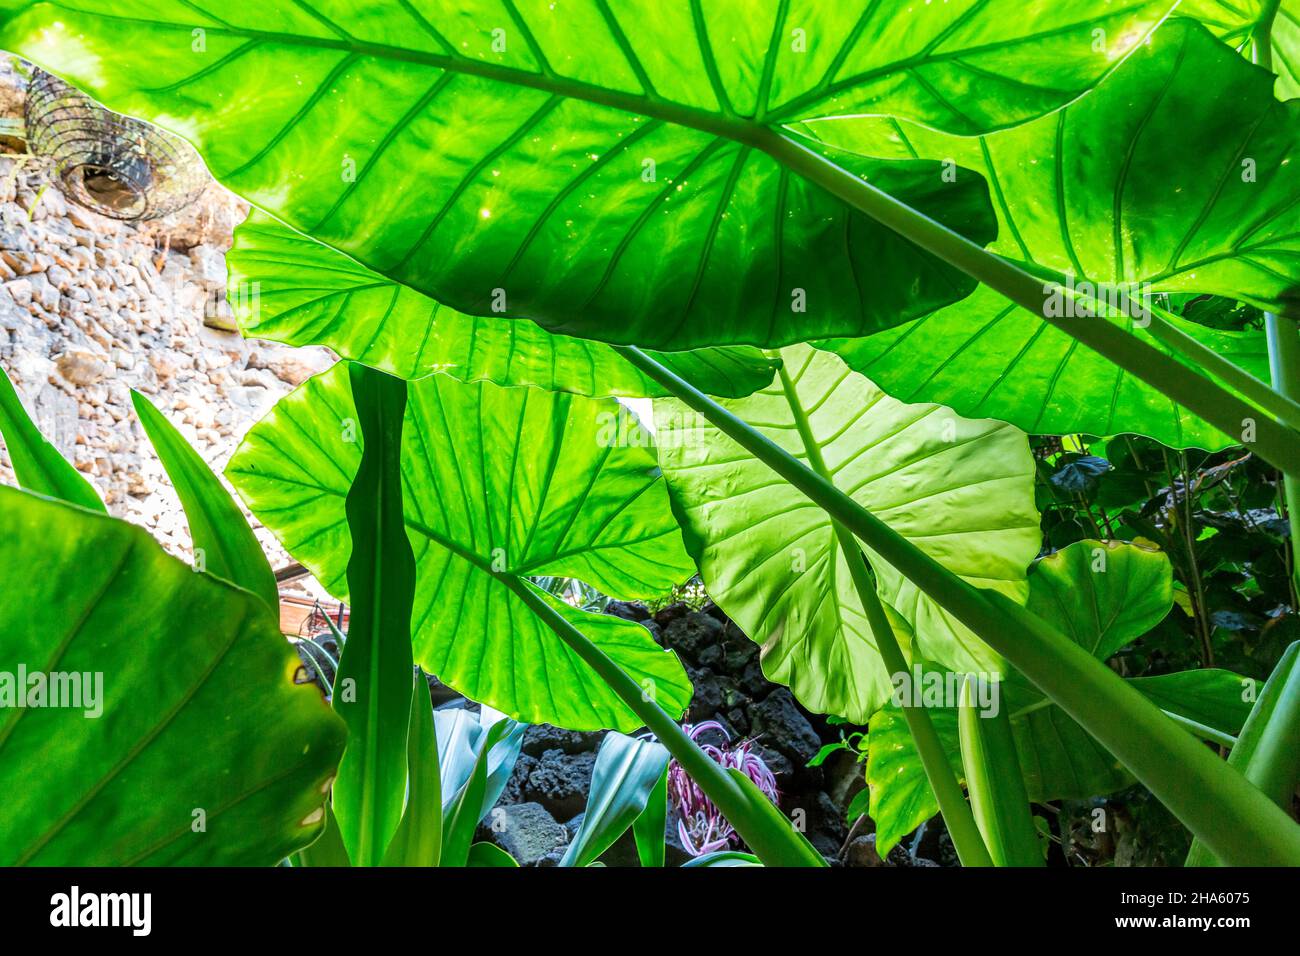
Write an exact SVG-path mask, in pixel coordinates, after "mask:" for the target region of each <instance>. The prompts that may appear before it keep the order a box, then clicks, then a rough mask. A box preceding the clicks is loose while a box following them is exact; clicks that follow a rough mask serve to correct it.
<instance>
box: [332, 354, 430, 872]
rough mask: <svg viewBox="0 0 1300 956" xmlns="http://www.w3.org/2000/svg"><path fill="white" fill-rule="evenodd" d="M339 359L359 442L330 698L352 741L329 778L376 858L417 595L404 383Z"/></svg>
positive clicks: (342, 812)
mask: <svg viewBox="0 0 1300 956" xmlns="http://www.w3.org/2000/svg"><path fill="white" fill-rule="evenodd" d="M342 368H343V369H344V370H345V371H346V372H347V374H348V378H349V383H350V384H351V386H352V388H351V391H352V396H353V400H354V401H355V403H356V416H357V419H358V421H359V428H358V431H357V434H358V435H359V436H360V437H361V438H362V444H363V449H362V452H361V462H360V464H359V465H358V467H357V471H356V477H355V478H354V479H353V481H352V483H351V485H350V486H349V487H348V490H347V496H346V499H345V503H344V515H345V519H346V521H347V528H348V537H349V538H350V539H351V542H352V546H351V548H350V549H349V552H348V555H347V581H348V595H349V596H350V598H351V600H352V613H351V618H350V619H349V620H350V624H349V626H348V639H347V643H346V644H344V645H343V652H342V654H341V655H340V656H339V667H338V673H337V675H336V676H335V678H334V694H333V698H332V699H333V702H334V709H335V710H336V711H338V714H339V716H340V717H342V718H343V721H344V723H346V724H347V725H348V746H347V749H346V750H345V751H344V752H343V761H342V762H341V763H340V764H339V778H338V780H337V781H336V782H335V784H334V815H335V817H336V818H337V820H338V824H339V832H340V834H342V837H343V844H344V845H345V846H346V847H347V848H348V857H349V858H350V859H351V860H352V862H353V863H354V864H356V865H357V866H376V865H378V864H379V863H380V862H381V861H382V860H383V858H384V853H385V851H386V850H387V849H388V843H389V841H390V840H391V839H392V838H393V834H394V833H396V832H397V828H398V825H399V824H400V822H401V819H402V804H403V801H404V799H405V797H406V790H407V762H406V750H407V728H408V726H409V724H410V715H411V667H412V662H411V641H410V634H411V607H412V605H413V603H414V601H415V556H414V554H413V553H412V551H411V542H410V539H409V538H407V535H406V523H405V521H404V520H403V515H402V420H403V418H404V416H405V412H406V390H407V385H406V382H405V381H404V380H402V379H400V378H394V377H393V376H391V375H388V374H385V373H384V372H378V371H375V370H374V369H372V368H368V367H366V366H364V365H356V364H349V365H346V366H342Z"/></svg>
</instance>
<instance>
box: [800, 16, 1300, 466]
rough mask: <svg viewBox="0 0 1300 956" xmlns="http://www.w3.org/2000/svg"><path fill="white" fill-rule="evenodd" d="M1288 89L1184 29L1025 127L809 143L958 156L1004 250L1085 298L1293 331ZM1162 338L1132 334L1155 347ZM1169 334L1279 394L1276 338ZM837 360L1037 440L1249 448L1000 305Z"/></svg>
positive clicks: (885, 126)
mask: <svg viewBox="0 0 1300 956" xmlns="http://www.w3.org/2000/svg"><path fill="white" fill-rule="evenodd" d="M1271 86H1272V78H1271V77H1270V75H1269V74H1268V73H1267V72H1266V71H1264V70H1261V69H1259V68H1258V67H1254V66H1251V65H1250V64H1248V63H1246V62H1245V61H1244V60H1243V59H1242V58H1241V57H1239V56H1237V55H1236V54H1235V53H1233V51H1232V50H1231V49H1229V48H1227V47H1225V46H1224V45H1222V44H1221V43H1219V42H1217V41H1216V40H1214V38H1213V37H1211V36H1210V34H1209V33H1208V32H1206V31H1205V29H1204V28H1202V27H1200V26H1198V25H1196V24H1194V23H1192V22H1191V21H1188V20H1179V21H1176V22H1173V23H1171V24H1170V25H1169V26H1168V27H1166V28H1165V29H1162V30H1161V31H1160V32H1159V34H1157V36H1156V37H1155V38H1154V39H1153V41H1152V43H1151V44H1150V45H1149V46H1143V47H1142V48H1140V49H1139V51H1138V52H1137V53H1135V54H1134V55H1133V57H1132V58H1131V59H1130V60H1128V61H1127V62H1126V63H1125V64H1124V66H1123V67H1122V68H1120V69H1118V70H1116V71H1115V72H1114V73H1113V74H1111V75H1110V76H1109V77H1108V78H1107V79H1106V80H1105V81H1104V82H1103V83H1102V84H1101V85H1100V86H1098V88H1097V89H1096V91H1095V92H1093V93H1092V94H1090V95H1088V96H1086V97H1084V98H1083V99H1081V100H1079V101H1078V102H1076V103H1072V104H1070V105H1069V106H1068V107H1066V108H1065V109H1063V110H1061V111H1060V112H1059V113H1056V114H1054V115H1052V116H1048V117H1044V118H1042V119H1039V120H1036V121H1034V122H1033V123H1030V124H1027V125H1025V126H1022V127H1018V128H1016V129H1010V130H1004V131H1002V132H998V133H994V134H991V135H988V136H984V137H979V138H974V139H959V138H956V137H951V136H944V135H942V134H938V133H935V132H933V131H930V130H926V129H923V128H921V127H919V126H915V125H911V124H900V123H896V122H893V121H884V120H879V119H870V118H865V119H849V120H830V121H826V122H817V123H812V124H808V127H807V128H808V129H810V130H811V131H812V132H813V134H814V135H817V136H820V137H822V138H823V139H826V140H829V141H831V142H833V143H835V144H837V145H842V146H848V147H850V148H852V149H855V150H862V151H864V152H867V153H870V154H872V155H886V156H896V157H904V156H907V157H912V156H921V157H941V156H949V157H952V158H953V160H954V161H955V162H956V163H958V164H960V165H961V166H963V167H969V168H972V169H975V170H978V171H979V172H980V173H981V174H983V175H984V176H985V177H986V178H987V179H988V181H989V183H990V186H991V191H992V195H993V197H994V201H995V205H996V208H997V212H998V218H999V223H1000V232H999V238H998V241H997V242H996V243H994V244H993V246H991V249H992V250H993V251H995V252H997V253H999V254H1000V255H1003V256H1005V257H1007V258H1010V259H1013V260H1017V261H1019V262H1022V263H1024V264H1025V265H1026V267H1027V268H1028V269H1029V270H1030V271H1031V272H1034V273H1036V274H1040V275H1042V276H1043V278H1044V280H1045V282H1065V281H1067V280H1066V277H1067V276H1072V277H1073V279H1072V280H1071V281H1073V283H1074V286H1075V288H1080V287H1081V285H1082V284H1084V283H1093V284H1102V285H1105V286H1108V287H1112V288H1120V289H1122V290H1124V291H1127V292H1129V293H1130V294H1132V295H1134V296H1136V297H1137V298H1138V299H1139V300H1140V301H1142V302H1146V301H1148V300H1149V299H1150V298H1151V296H1152V295H1153V294H1155V293H1162V292H1163V293H1187V292H1198V293H1213V294H1216V295H1223V296H1227V297H1229V298H1234V299H1241V300H1244V301H1247V302H1250V303H1252V304H1254V305H1256V306H1259V307H1260V308H1265V309H1272V310H1274V311H1277V312H1281V313H1287V314H1291V313H1294V312H1297V311H1300V305H1297V303H1298V302H1300V296H1298V295H1297V287H1300V268H1297V266H1296V263H1297V261H1300V258H1298V257H1300V235H1298V234H1297V233H1296V230H1295V229H1294V226H1293V219H1292V216H1291V210H1292V209H1293V208H1294V207H1295V205H1296V203H1298V202H1300V167H1297V166H1296V164H1295V163H1293V162H1291V154H1292V152H1293V147H1294V142H1295V138H1296V135H1297V132H1300V120H1298V119H1297V117H1296V114H1295V109H1294V108H1292V107H1291V106H1286V105H1282V104H1279V103H1277V102H1276V101H1275V100H1274V99H1273V95H1272V91H1271ZM1210 90H1212V91H1213V93H1212V94H1211V93H1210V92H1209V91H1210ZM959 178H960V177H959ZM1157 304H1158V303H1157ZM1063 314H1068V313H1063ZM1077 320H1078V321H1079V322H1096V321H1100V320H1099V319H1097V318H1090V317H1086V316H1082V315H1081V316H1079V317H1078V319H1077ZM1146 321H1147V320H1146V318H1144V317H1143V316H1140V315H1133V316H1130V317H1129V318H1128V319H1126V320H1125V323H1126V325H1127V326H1128V327H1130V328H1131V329H1132V330H1133V331H1134V332H1135V334H1138V335H1139V336H1142V337H1148V333H1147V332H1146V331H1144V330H1143V327H1144V324H1145V322H1146ZM1172 324H1173V325H1175V326H1176V327H1177V328H1178V329H1180V330H1182V331H1184V332H1187V333H1188V334H1190V335H1192V336H1193V337H1195V338H1197V339H1199V340H1200V341H1201V342H1202V344H1204V345H1207V346H1209V347H1210V348H1212V349H1214V350H1215V351H1218V352H1220V353H1222V354H1224V355H1225V356H1227V357H1228V358H1229V359H1231V360H1232V361H1233V362H1234V363H1236V364H1238V365H1240V366H1241V367H1242V368H1244V369H1245V370H1246V371H1248V372H1250V373H1252V374H1254V375H1255V376H1256V377H1259V378H1262V379H1264V380H1265V381H1267V380H1268V366H1267V356H1266V349H1265V345H1264V341H1263V334H1262V333H1260V332H1241V333H1230V332H1216V331H1213V330H1209V329H1204V328H1201V327H1198V326H1196V325H1195V324H1193V323H1190V322H1183V321H1180V320H1178V319H1176V318H1175V319H1173V320H1172ZM823 344H824V345H825V346H826V347H828V348H833V349H835V350H836V351H837V352H839V353H840V354H841V355H843V356H844V357H845V360H846V361H848V362H849V364H850V365H852V366H853V367H854V368H856V369H858V370H860V371H862V372H863V373H864V374H866V375H870V376H871V377H872V378H873V379H875V380H877V381H878V382H880V384H881V386H882V387H884V388H886V389H888V390H889V391H890V392H891V394H896V395H898V396H899V397H900V398H904V399H906V400H909V401H921V400H923V401H941V402H944V403H945V404H949V405H951V406H952V407H953V408H955V409H956V410H957V411H959V412H961V413H962V414H963V415H972V416H975V415H988V416H992V417H995V418H1000V419H1003V420H1005V421H1010V422H1012V423H1014V424H1016V425H1018V426H1020V427H1021V428H1024V429H1026V430H1027V431H1031V432H1040V433H1050V434H1066V433H1074V432H1085V433H1090V434H1094V435H1112V434H1117V433H1121V432H1134V433H1138V434H1143V435H1149V436H1151V437H1153V438H1156V439H1158V440H1159V441H1162V442H1165V443H1167V444H1170V445H1174V446H1176V447H1188V446H1198V447H1208V448H1220V447H1223V446H1224V445H1225V444H1227V443H1229V441H1239V440H1240V439H1241V436H1240V435H1232V436H1224V435H1223V434H1221V433H1220V432H1218V431H1217V430H1215V429H1212V428H1210V427H1209V426H1208V425H1206V424H1205V423H1204V422H1202V421H1200V420H1199V419H1197V418H1195V417H1194V416H1192V415H1190V414H1189V413H1188V412H1186V411H1185V410H1184V409H1182V408H1180V407H1178V406H1176V405H1174V404H1173V403H1172V402H1171V401H1170V400H1169V399H1167V398H1165V397H1164V396H1163V395H1161V394H1160V393H1159V392H1157V391H1155V390H1154V389H1152V388H1151V387H1150V386H1148V385H1146V384H1144V383H1142V382H1139V381H1137V380H1135V379H1134V378H1133V376H1132V375H1130V374H1128V373H1126V372H1124V371H1123V370H1121V369H1119V368H1117V367H1116V366H1114V365H1113V364H1111V363H1110V362H1108V361H1106V360H1104V359H1102V358H1101V357H1100V356H1099V355H1097V354H1096V353H1095V352H1093V351H1091V350H1090V349H1088V348H1085V347H1081V346H1080V345H1079V344H1078V342H1076V341H1075V340H1074V339H1073V338H1072V337H1071V336H1069V335H1068V334H1066V333H1065V332H1062V331H1059V330H1057V329H1055V328H1054V327H1052V326H1050V325H1048V324H1047V323H1045V322H1043V321H1041V320H1040V319H1038V318H1036V317H1034V316H1032V315H1030V314H1029V313H1027V312H1025V311H1024V310H1022V309H1019V308H1018V307H1016V306H1013V305H1012V304H1011V303H1010V302H1009V301H1008V300H1006V299H1004V298H1003V297H1002V296H1000V295H999V294H998V293H996V292H993V291H991V290H988V289H981V290H980V292H979V293H977V294H976V295H974V296H972V297H971V298H969V299H967V300H965V301H963V302H960V303H958V304H957V305H954V306H951V307H949V308H947V309H943V310H940V311H938V312H936V313H934V314H933V315H930V316H927V317H926V318H924V319H921V320H919V321H917V322H914V323H911V324H908V325H904V326H900V327H898V328H895V329H891V330H888V331H886V332H884V333H881V334H878V335H873V336H871V337H870V338H868V339H861V340H856V341H847V342H846V341H833V342H826V343H823ZM1156 344H1157V345H1158V347H1161V348H1164V346H1159V344H1158V343H1156ZM1165 350H1166V351H1167V349H1165Z"/></svg>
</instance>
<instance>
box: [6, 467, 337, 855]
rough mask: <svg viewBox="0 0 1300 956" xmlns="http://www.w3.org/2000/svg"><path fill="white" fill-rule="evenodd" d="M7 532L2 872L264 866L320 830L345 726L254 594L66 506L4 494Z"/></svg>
mask: <svg viewBox="0 0 1300 956" xmlns="http://www.w3.org/2000/svg"><path fill="white" fill-rule="evenodd" d="M0 524H2V525H3V527H4V529H5V533H4V534H3V535H0V576H3V579H4V580H5V581H9V582H16V581H22V582H23V584H22V600H20V601H18V600H7V601H4V602H0V672H3V673H4V675H5V677H6V678H7V680H5V681H0V700H3V701H4V703H3V705H0V785H2V786H3V787H4V792H5V799H4V802H3V804H0V862H3V863H4V864H5V865H16V864H35V865H47V866H96V865H115V866H120V865H128V864H145V865H153V866H165V865H189V866H195V865H242V866H253V865H257V866H267V865H270V864H273V863H275V862H277V861H278V860H280V859H281V858H282V857H284V856H285V855H286V854H288V853H290V852H292V851H294V850H296V849H297V848H299V847H301V846H303V845H305V844H306V843H308V842H310V841H311V839H312V838H313V837H315V836H316V835H317V834H318V833H319V832H320V831H321V829H322V827H323V820H324V810H323V805H324V802H325V794H326V792H327V790H328V786H329V781H330V779H331V778H332V776H333V774H334V768H335V767H336V766H337V764H338V759H339V755H340V754H341V752H342V749H343V727H342V724H341V722H340V721H339V720H338V718H337V717H335V716H334V714H333V713H332V712H331V711H330V710H329V708H328V707H327V706H326V705H325V703H324V701H323V700H322V699H321V696H320V693H319V692H318V691H317V690H316V688H315V687H313V686H311V685H306V684H295V683H294V675H295V673H296V672H297V671H298V669H299V662H298V660H297V658H296V656H295V655H294V653H293V651H292V650H291V649H290V648H289V645H288V644H287V643H285V641H284V639H283V638H282V637H281V636H280V634H279V630H278V628H277V622H276V619H275V616H274V615H273V613H272V612H271V611H270V610H269V609H268V608H267V607H266V605H265V603H264V602H263V601H262V600H261V599H260V598H258V597H256V596H254V595H253V594H250V593H248V592H247V591H243V590H240V589H238V588H235V587H232V586H230V585H228V584H226V583H224V582H223V581H220V580H218V579H217V578H215V577H212V576H210V575H206V574H196V573H195V572H194V571H193V570H192V569H191V568H189V567H188V566H186V565H184V564H182V563H181V562H180V561H177V560H176V559H174V558H171V557H169V556H167V555H166V554H165V553H164V552H163V550H162V548H160V547H159V546H158V545H157V544H156V543H155V542H154V541H153V540H152V539H151V538H149V536H148V535H147V534H146V533H145V532H144V531H143V530H141V529H140V528H137V527H135V526H133V525H130V524H127V523H126V522H123V521H117V520H114V519H111V518H108V517H107V516H102V515H96V514H93V513H92V512H90V511H87V510H85V509H82V508H76V507H72V506H69V505H65V504H63V503H61V502H55V501H51V500H49V499H45V498H40V497H37V496H35V495H30V494H26V493H24V492H20V491H16V490H14V489H11V488H0ZM20 668H22V669H24V671H25V673H26V677H27V679H26V680H25V681H24V682H23V683H24V685H25V688H24V689H25V690H28V691H30V690H31V689H32V688H33V687H34V684H33V681H32V678H33V677H34V676H35V675H41V678H42V682H43V683H44V685H45V687H46V690H45V692H44V695H43V697H42V701H43V702H42V703H41V704H39V705H38V704H37V703H35V698H32V697H29V698H28V700H27V705H28V706H26V707H23V706H19V705H17V704H16V702H15V701H14V700H13V699H12V698H6V696H5V695H6V693H8V694H13V693H14V692H15V690H16V688H15V683H14V682H15V681H16V680H17V679H18V675H20V674H21V673H23V671H20ZM74 681H75V683H73V682H74ZM96 686H97V687H98V690H99V693H95V692H94V690H93V688H94V687H96ZM57 687H62V688H63V689H64V690H69V689H70V688H72V687H77V688H80V689H81V691H82V692H83V693H79V694H77V695H76V697H69V698H65V697H63V696H60V697H59V700H58V703H60V706H52V705H53V704H55V703H56V701H55V700H54V697H53V696H52V695H53V694H55V690H56V688H57ZM92 698H95V699H93V700H92ZM70 705H75V706H70ZM96 711H98V713H96Z"/></svg>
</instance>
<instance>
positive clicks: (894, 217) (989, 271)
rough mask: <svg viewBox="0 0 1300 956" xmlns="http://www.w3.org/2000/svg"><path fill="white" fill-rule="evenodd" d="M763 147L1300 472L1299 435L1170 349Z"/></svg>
mask: <svg viewBox="0 0 1300 956" xmlns="http://www.w3.org/2000/svg"><path fill="white" fill-rule="evenodd" d="M759 141H760V145H761V147H762V148H763V150H764V151H766V152H767V153H768V154H769V155H771V156H772V158H774V159H775V160H777V161H778V162H780V163H781V164H782V165H784V166H786V167H787V168H788V169H790V170H791V171H793V172H795V173H797V174H798V175H800V176H802V177H803V178H804V179H806V180H808V181H809V182H812V183H815V184H816V185H818V186H820V187H821V188H823V189H825V190H826V191H828V192H830V193H831V194H832V195H834V196H836V197H838V198H839V199H842V200H843V201H845V202H847V203H849V204H850V205H851V206H853V207H854V208H855V209H858V210H859V211H861V212H862V213H864V214H865V215H867V216H870V217H871V218H872V219H874V220H876V221H877V222H879V223H881V224H882V225H885V226H888V227H889V228H890V229H892V230H894V231H895V232H896V233H898V234H899V235H900V236H902V237H903V238H905V239H907V240H909V241H911V242H912V243H914V244H915V245H917V246H918V247H920V248H921V249H924V250H925V251H926V252H929V253H930V254H931V255H934V256H936V257H938V258H939V259H942V260H943V261H944V262H946V263H948V264H949V265H951V266H953V267H955V268H957V269H960V270H961V271H962V272H964V273H966V274H967V275H968V276H970V277H972V278H974V279H977V280H979V281H980V282H982V283H984V284H985V285H987V286H989V287H990V288H992V289H995V290H997V291H998V292H1000V293H1001V294H1002V295H1004V296H1006V297H1007V298H1008V299H1010V300H1011V301H1012V302H1015V303H1016V304H1017V305H1020V306H1022V307H1023V308H1025V309H1027V310H1028V311H1030V312H1031V313H1033V314H1034V315H1035V316H1036V317H1037V318H1039V319H1041V320H1042V321H1044V322H1048V323H1050V324H1051V325H1054V326H1056V327H1057V328H1059V329H1060V330H1061V331H1063V332H1065V333H1066V334H1067V335H1070V336H1072V337H1074V338H1075V339H1077V340H1078V341H1080V342H1082V343H1083V344H1084V345H1087V346H1088V347H1089V348H1091V349H1093V350H1094V351H1096V352H1097V353H1099V354H1100V355H1102V356H1104V357H1105V358H1107V359H1109V360H1110V361H1112V362H1114V363H1115V364H1116V365H1118V366H1120V367H1121V368H1123V369H1125V370H1126V371H1128V372H1129V373H1131V374H1132V375H1134V376H1135V377H1137V378H1139V379H1141V380H1142V381H1144V382H1146V383H1147V384H1148V385H1150V386H1152V387H1153V388H1155V389H1157V390H1159V391H1160V392H1162V393H1164V394H1165V395H1167V396H1169V397H1170V398H1172V399H1173V400H1174V401H1176V402H1178V403H1179V404H1180V405H1183V406H1184V407H1186V408H1188V409H1190V410H1191V411H1193V412H1195V413H1196V414H1197V415H1199V416H1200V417H1201V418H1203V419H1205V420H1206V421H1207V422H1210V423H1211V424H1212V425H1214V426H1215V427H1216V428H1218V429H1220V430H1221V431H1222V432H1223V433H1224V434H1225V435H1229V436H1232V437H1234V438H1235V439H1237V440H1240V439H1241V437H1242V435H1243V432H1244V430H1245V429H1246V427H1247V423H1252V424H1253V426H1254V432H1255V442H1254V446H1255V450H1256V452H1257V453H1258V454H1259V455H1260V457H1261V458H1263V459H1265V460H1266V461H1268V462H1269V463H1270V464H1272V465H1274V466H1276V467H1278V468H1281V469H1282V470H1283V471H1287V470H1288V469H1296V470H1297V471H1300V434H1297V433H1296V432H1295V431H1294V430H1292V429H1291V428H1288V427H1286V426H1285V425H1282V424H1280V423H1279V422H1277V421H1275V420H1274V419H1273V418H1271V417H1269V416H1268V415H1266V414H1264V413H1263V412H1262V411H1261V410H1260V409H1258V408H1256V407H1255V406H1254V405H1252V404H1250V403H1248V402H1246V401H1245V400H1244V399H1242V398H1241V397H1239V396H1237V395H1235V394H1233V393H1232V392H1230V391H1228V390H1226V389H1224V388H1221V387H1219V386H1217V385H1215V384H1214V383H1213V382H1212V381H1210V380H1208V379H1206V378H1205V377H1204V376H1202V375H1199V374H1197V373H1196V372H1195V371H1193V370H1192V369H1191V368H1189V367H1188V366H1186V365H1184V364H1183V363H1181V362H1179V361H1178V360H1177V359H1175V358H1173V357H1172V356H1170V355H1166V354H1165V353H1164V352H1161V351H1160V350H1159V349H1157V348H1155V347H1154V346H1152V345H1150V344H1149V343H1147V342H1144V341H1142V340H1141V339H1139V338H1136V337H1135V336H1133V335H1131V334H1130V333H1128V332H1127V331H1125V330H1124V329H1122V328H1120V327H1119V326H1117V325H1115V324H1114V323H1112V322H1111V321H1109V320H1107V319H1105V318H1101V317H1091V318H1065V317H1061V316H1050V315H1048V314H1047V311H1048V310H1046V309H1045V308H1044V304H1045V301H1046V296H1047V292H1046V291H1045V289H1044V283H1043V280H1042V279H1040V278H1038V277H1036V276H1033V275H1031V274H1030V273H1028V272H1026V271H1025V270H1024V269H1021V268H1020V267H1019V266H1017V265H1016V264H1014V263H1012V262H1010V261H1008V260H1006V259H1003V258H1001V257H1000V256H997V255H994V254H993V253H991V252H989V251H988V250H986V249H984V248H983V247H982V246H980V245H978V244H976V243H974V242H971V241H970V240H969V239H967V238H966V237H965V236H962V235H960V234H959V233H956V232H954V231H953V230H951V229H949V228H948V227H947V226H944V225H942V224H940V223H938V222H935V221H934V220H933V219H930V218H929V217H928V216H925V215H924V214H922V213H920V212H917V211H916V210H915V209H913V208H911V207H910V206H908V205H907V204H906V203H903V202H900V201H899V200H897V199H895V198H893V197H892V196H890V195H888V194H887V193H884V192H882V191H881V190H879V189H877V188H876V187H874V186H872V185H870V184H869V183H867V182H866V181H865V180H863V179H860V178H859V177H857V176H854V175H853V174H852V173H850V172H849V171H848V170H846V169H844V168H843V167H841V166H838V165H837V164H835V163H834V162H832V161H831V160H829V159H827V158H826V157H825V156H822V155H821V154H820V153H818V152H816V151H815V150H813V149H810V148H809V147H807V146H805V145H803V144H802V143H800V142H798V141H797V140H796V139H794V138H793V137H791V136H788V135H782V134H778V133H771V134H770V135H768V136H760V137H759Z"/></svg>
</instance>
